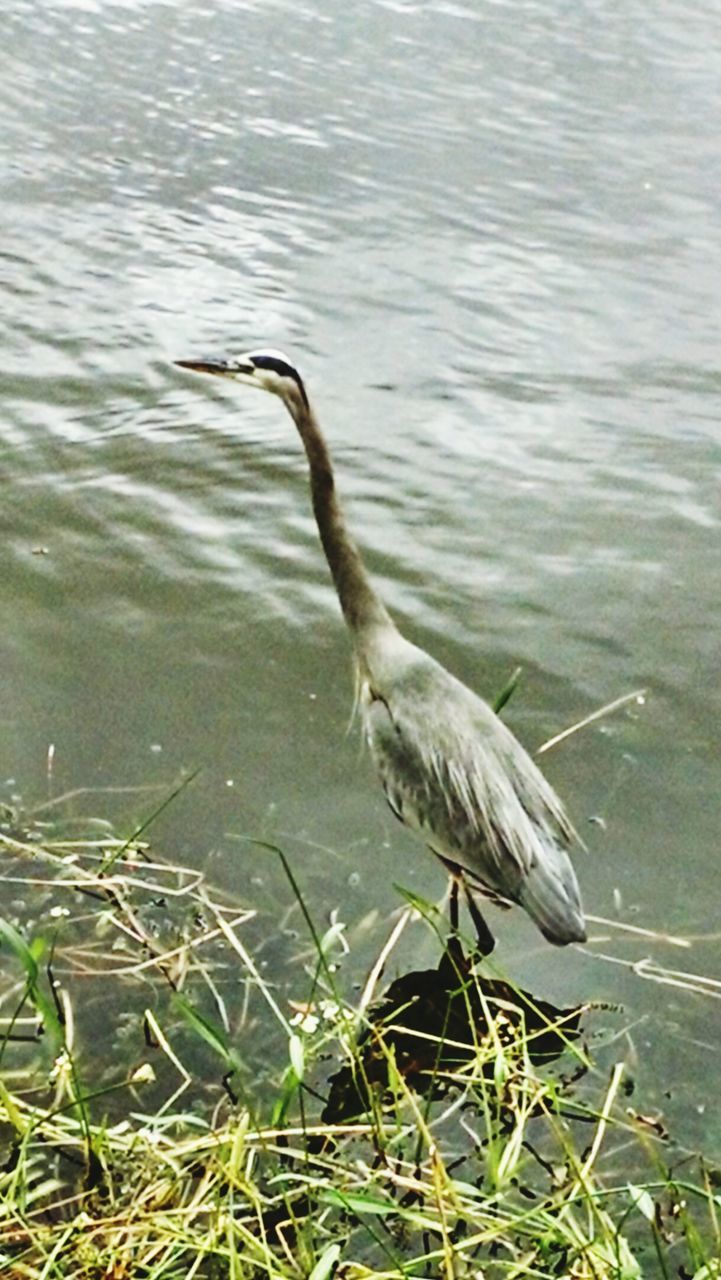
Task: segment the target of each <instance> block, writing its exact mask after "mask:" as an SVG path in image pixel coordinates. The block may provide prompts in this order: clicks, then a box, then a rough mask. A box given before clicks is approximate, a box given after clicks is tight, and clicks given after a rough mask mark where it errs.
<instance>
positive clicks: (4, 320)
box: [0, 0, 721, 1143]
mask: <svg viewBox="0 0 721 1280" xmlns="http://www.w3.org/2000/svg"><path fill="white" fill-rule="evenodd" d="M4 44H5V59H4V71H3V76H2V80H1V81H0V103H1V108H0V109H1V111H2V119H3V129H2V134H1V135H0V147H1V148H2V153H3V162H2V194H3V212H4V233H3V238H2V248H1V251H0V284H1V288H2V308H1V310H0V330H1V333H2V350H3V358H2V375H1V376H2V391H3V414H2V420H1V422H0V477H1V478H2V489H3V502H2V509H1V512H0V520H1V521H2V543H1V546H2V551H1V557H2V560H1V563H2V572H1V573H0V593H1V601H0V608H1V610H2V618H3V626H2V635H1V638H0V697H1V700H2V701H1V705H2V712H3V714H2V722H3V732H2V734H1V735H0V782H1V783H2V787H1V790H0V799H7V798H10V797H12V796H13V795H17V794H21V795H22V797H23V799H24V800H25V802H26V803H28V804H32V803H33V802H37V801H39V800H42V799H44V798H45V797H46V796H47V795H48V792H49V790H50V792H51V793H59V792H61V791H65V790H67V789H72V788H75V787H110V786H130V785H136V784H141V783H142V784H145V783H158V784H159V785H161V786H163V787H165V788H166V789H170V788H171V786H172V783H173V780H174V779H176V778H177V776H178V772H179V770H180V769H181V768H185V769H188V770H194V769H201V770H202V772H201V774H200V776H199V777H198V779H197V780H196V781H195V782H194V783H193V785H192V786H191V787H189V788H188V789H187V790H186V791H185V792H184V793H183V795H182V796H181V797H180V798H179V799H178V801H177V802H176V804H175V805H174V806H170V808H169V809H168V811H167V813H166V814H164V815H163V817H162V819H161V820H159V822H158V824H157V827H156V838H157V839H158V841H159V842H160V843H161V844H162V846H163V847H164V849H165V850H166V851H167V852H169V853H170V854H171V855H172V856H174V857H176V858H178V859H186V860H188V861H194V862H195V863H196V864H197V865H203V866H208V868H209V873H210V874H212V876H213V877H214V878H215V880H216V881H217V882H219V883H224V884H227V885H233V886H234V887H235V888H236V889H237V890H238V892H239V893H240V894H242V895H244V896H245V897H247V899H248V901H250V902H251V903H254V898H255V897H257V898H258V905H260V906H261V908H262V909H263V910H271V909H272V907H273V904H274V903H283V902H285V901H287V898H288V890H287V886H286V884H285V881H284V879H283V877H282V875H281V872H280V870H279V869H278V868H277V867H276V865H275V864H274V863H273V862H272V861H269V860H268V859H266V858H264V857H263V856H262V855H260V854H259V853H257V852H253V851H252V849H249V848H246V847H245V846H243V845H241V844H239V843H238V842H237V841H234V840H232V839H231V838H230V837H231V836H232V835H233V834H236V835H237V834H240V833H244V834H247V835H251V836H262V837H264V838H267V839H271V840H274V841H275V842H277V843H278V844H281V845H282V846H283V848H284V849H286V851H287V853H288V855H289V857H290V858H291V860H292V862H293V866H294V867H295V870H296V874H297V876H298V878H299V880H300V881H301V883H302V885H303V887H304V889H305V891H306V892H307V895H308V899H309V901H311V902H312V903H313V904H314V909H315V911H316V913H317V915H318V917H319V919H320V920H321V921H323V920H324V919H326V918H327V917H328V915H329V913H330V912H331V911H332V909H333V908H335V907H337V908H339V912H340V915H341V917H342V918H343V919H344V920H346V921H347V922H348V925H349V929H350V931H351V932H352V931H353V930H354V929H355V930H356V934H357V938H358V955H359V958H360V959H362V958H363V957H364V956H366V957H367V958H369V957H370V956H371V955H372V953H373V951H374V950H375V949H377V947H378V945H379V943H380V941H381V939H382V938H384V937H385V935H386V933H387V929H388V915H389V913H390V912H391V911H392V910H393V909H394V908H396V907H397V906H398V905H399V903H400V902H401V901H402V900H401V899H400V897H399V895H398V893H397V891H396V890H395V889H394V888H393V885H394V883H398V882H399V883H402V884H404V885H406V886H407V887H409V888H411V889H412V890H413V891H414V892H416V893H419V894H423V895H424V896H426V897H428V898H432V899H433V898H437V897H439V896H440V894H441V892H442V889H443V875H442V873H441V871H440V870H439V869H438V868H437V867H436V866H435V865H434V863H433V860H432V858H431V856H430V855H429V854H427V853H426V852H425V851H424V850H423V848H422V847H421V846H420V845H417V844H416V842H415V841H414V840H413V839H412V838H411V837H410V836H408V835H407V834H406V833H405V832H403V831H401V830H400V828H398V826H397V824H396V823H395V820H394V819H393V817H392V815H391V814H390V813H389V811H388V810H387V809H386V808H385V805H384V801H383V799H382V795H381V793H380V789H379V788H378V786H377V783H376V781H375V779H374V778H373V774H372V768H371V765H370V763H369V761H368V760H367V758H365V757H363V756H362V755H361V754H360V753H359V750H358V743H357V737H356V735H355V734H353V733H351V734H350V735H346V726H347V722H348V715H349V708H350V702H351V685H350V677H349V648H348V643H347V639H346V636H345V634H344V629H343V623H342V620H341V617H340V614H339V609H338V605H337V602H336V599H335V597H334V594H333V591H332V588H331V586H330V582H329V576H328V572H327V569H326V566H325V563H324V561H323V559H322V555H321V552H320V548H319V545H318V541H317V534H316V530H315V527H314V524H313V521H312V517H311V513H310V508H309V503H308V494H307V479H306V469H305V462H304V459H303V456H302V454H301V451H300V447H299V442H298V440H297V438H296V436H295V433H294V430H293V426H292V424H291V422H290V420H289V419H288V418H287V417H286V415H285V414H284V411H283V409H282V407H281V406H280V404H279V403H277V402H274V401H272V400H270V399H269V398H268V397H262V396H259V395H257V394H256V393H253V392H252V391H249V390H247V389H243V388H241V387H234V386H232V385H230V384H228V385H227V386H226V385H224V384H220V383H216V382H215V381H214V380H209V379H201V378H193V377H192V376H191V375H188V374H185V373H183V372H182V371H181V370H179V369H177V368H175V367H174V365H173V363H172V361H173V359H175V358H178V357H193V356H203V355H207V354H213V353H217V354H225V353H228V352H238V351H241V350H243V349H246V348H248V347H252V346H258V345H261V344H262V345H269V346H274V347H280V348H282V349H283V350H285V351H287V352H288V354H289V355H290V356H291V358H292V359H293V360H294V361H296V362H297V363H298V365H299V367H300V368H301V370H302V371H303V374H304V376H305V378H306V381H307V384H308V387H309V389H310V392H311V395H312V396H313V398H314V400H315V402H316V405H317V409H318V413H319V416H320V418H321V421H322V423H323V424H324V426H325V429H326V432H327V435H328V438H329V441H330V444H331V446H332V449H333V452H334V457H335V460H336V466H337V471H338V476H339V483H340V486H341V489H342V492H343V495H344V497H345V500H346V504H347V508H348V515H349V519H350V521H351V523H352V525H353V527H354V529H355V530H356V532H357V536H358V539H359V541H360V543H361V545H362V547H363V549H364V551H365V553H366V556H367V560H368V563H369V566H370V567H371V569H372V571H373V574H374V576H375V578H376V580H377V582H378V584H379V586H380V588H381V589H382V592H383V594H384V596H385V598H386V601H387V603H388V605H389V606H390V608H391V609H392V611H393V613H394V615H395V617H396V619H397V620H398V622H399V623H400V625H401V626H402V628H403V629H404V631H405V632H406V634H407V635H408V636H409V637H410V638H412V639H413V640H415V641H416V642H418V643H420V644H422V645H424V646H425V647H426V648H428V649H429V650H430V651H431V652H432V653H433V654H434V655H435V656H436V657H438V658H439V659H440V660H441V661H443V662H445V663H446V664H447V665H448V666H449V667H451V668H452V670H454V671H455V672H456V673H457V674H458V675H459V676H460V677H461V678H463V679H464V680H466V681H467V682H468V683H469V684H471V685H473V686H474V687H475V688H476V689H477V690H478V691H479V692H481V693H482V694H484V695H486V696H488V697H493V695H494V693H495V692H497V691H498V690H499V688H500V687H501V686H502V685H503V684H504V682H505V680H506V679H507V678H508V675H509V674H510V672H511V670H512V669H513V668H514V667H515V666H516V665H521V666H522V667H523V669H524V675H523V680H522V683H521V686H520V689H519V691H517V693H516V694H515V696H514V698H513V700H512V702H511V704H510V706H509V708H508V711H507V719H508V722H509V723H510V724H511V726H512V727H513V729H514V730H515V732H516V733H517V734H518V735H519V736H520V737H521V739H522V740H523V741H524V742H525V743H526V744H527V745H528V746H529V747H535V746H537V745H539V744H540V743H541V742H543V741H544V739H546V738H547V737H549V736H550V735H551V734H553V733H555V732H556V731H557V730H559V729H560V728H563V727H565V726H566V725H569V724H571V723H573V722H574V721H576V720H578V719H580V718H581V717H582V716H584V715H587V714H589V713H590V712H592V711H593V710H595V709H596V708H597V707H599V706H601V705H603V704H604V703H607V702H609V701H611V700H612V699H614V698H616V697H618V696H619V695H621V694H624V693H626V692H628V691H631V690H633V689H636V688H638V687H644V688H646V689H647V700H646V704H645V705H644V706H642V707H641V706H635V705H633V706H632V707H631V709H630V710H629V709H627V710H625V711H622V712H621V713H620V714H618V715H616V716H615V717H613V718H609V719H608V720H605V721H603V722H600V723H599V724H597V725H595V726H594V727H592V728H589V729H587V730H585V731H584V732H582V733H579V734H578V735H577V736H575V737H573V738H572V739H570V741H569V742H568V743H567V744H566V745H565V746H561V747H558V748H557V749H556V750H554V751H553V752H550V753H549V754H548V755H547V756H546V757H545V758H544V768H545V769H546V771H547V773H548V774H549V776H550V777H551V779H552V781H553V782H554V784H555V786H556V787H557V789H558V790H559V791H560V793H561V795H562V796H563V798H564V799H565V801H566V802H567V804H568V806H569V809H570V811H571V813H572V814H573V816H574V819H575V821H576V823H577V825H578V826H579V828H580V829H581V831H582V833H583V835H584V838H585V839H586V840H587V842H588V845H589V850H590V852H589V854H588V855H579V857H578V859H577V866H578V872H579V879H580V881H581V884H582V888H583V894H584V899H585V904H586V907H587V910H588V911H589V913H591V914H592V915H596V916H599V917H609V918H613V919H618V920H619V921H621V922H625V923H630V924H633V925H634V926H636V927H640V928H646V929H649V930H652V931H661V932H670V933H672V934H680V935H683V936H684V937H686V938H687V939H689V940H691V942H692V945H691V946H690V947H687V948H685V949H682V948H679V947H674V946H672V945H670V944H665V943H662V942H659V941H654V940H653V939H649V938H645V937H644V936H643V935H634V934H626V933H623V932H619V931H617V930H616V929H614V928H606V927H605V926H603V925H593V926H592V928H591V931H590V932H591V941H590V943H589V946H588V947H587V948H586V949H585V951H584V952H581V951H578V950H570V951H565V952H559V951H556V950H555V949H552V948H550V947H548V946H547V945H546V944H544V943H543V942H542V940H541V939H540V938H539V935H538V934H537V933H536V932H535V930H534V929H533V927H532V926H531V925H530V924H529V923H528V921H526V920H525V919H524V918H522V915H521V913H520V912H518V911H514V912H512V913H511V914H510V915H509V916H503V917H499V916H498V915H497V913H496V914H494V917H493V922H494V923H495V924H496V926H497V930H498V931H499V932H500V934H501V938H502V942H501V946H500V948H499V958H500V960H501V962H502V964H503V965H504V966H506V967H507V968H508V970H509V971H510V972H511V973H513V974H514V976H516V977H517V978H518V979H519V980H524V979H529V978H532V979H533V981H534V983H535V986H536V989H538V990H539V993H550V995H551V996H553V997H554V998H560V999H566V1000H569V999H583V998H590V997H595V998H598V999H601V1000H610V1001H619V1002H622V1003H623V1004H624V1006H625V1011H624V1013H623V1014H621V1015H619V1019H618V1022H617V1026H618V1027H619V1028H623V1027H626V1026H630V1027H631V1028H632V1031H631V1036H630V1040H631V1041H632V1044H631V1049H630V1050H629V1040H628V1039H627V1038H626V1037H625V1036H624V1037H623V1039H622V1043H621V1047H620V1049H619V1052H620V1053H626V1052H631V1055H632V1057H633V1052H634V1049H633V1046H635V1050H636V1051H637V1052H638V1054H639V1056H640V1059H641V1064H642V1065H641V1068H640V1069H641V1071H642V1073H643V1072H645V1073H646V1075H647V1077H648V1081H649V1082H650V1083H649V1087H651V1086H652V1087H653V1088H654V1089H656V1090H662V1089H665V1088H667V1087H669V1086H670V1085H673V1089H674V1094H675V1093H676V1091H677V1089H678V1094H679V1097H680V1103H679V1105H680V1106H681V1108H682V1109H683V1110H684V1111H685V1113H686V1115H687V1118H688V1119H689V1129H688V1132H689V1133H691V1132H697V1133H698V1135H699V1136H704V1137H705V1139H706V1140H707V1141H714V1142H715V1143H717V1142H718V1140H719V1136H720V1135H719V1120H720V1118H721V1117H720V1113H719V1104H718V1102H717V1101H716V1098H715V1097H712V1096H710V1091H709V1090H708V1081H709V1080H710V1079H711V1078H712V1076H711V1075H710V1073H711V1072H712V1071H714V1070H715V1064H716V1062H717V1054H718V1050H719V1040H720V1039H721V1036H720V1035H719V1031H718V1028H719V1024H720V1021H721V1020H720V1019H719V1014H718V1010H719V1004H718V1000H717V999H715V998H714V993H711V994H709V995H708V996H701V995H698V994H689V993H688V992H686V991H684V990H683V989H682V988H679V987H671V986H667V985H664V986H659V985H658V984H657V983H654V982H651V981H649V980H646V979H644V978H643V977H641V976H639V974H638V973H634V972H633V971H632V970H631V969H629V967H628V964H629V962H633V961H637V960H640V959H642V958H644V957H646V956H649V957H651V958H652V959H653V960H654V961H655V962H656V963H658V964H661V965H664V966H667V967H670V968H673V969H675V970H680V971H687V972H693V973H698V974H705V975H710V976H712V977H715V978H716V979H717V980H721V964H720V963H719V948H718V939H719V929H720V926H719V918H720V916H721V888H720V887H719V876H718V873H717V865H718V853H719V828H720V819H721V795H720V794H719V761H720V759H721V751H720V748H721V730H720V729H719V725H720V724H721V682H720V681H719V669H720V663H719V645H720V642H721V589H720V588H721V542H720V539H719V520H720V518H721V511H720V504H719V487H720V483H721V425H720V419H721V371H720V364H719V352H720V351H721V306H720V304H719V298H720V297H721V222H720V221H719V217H718V193H719V189H720V186H719V183H720V179H721V175H720V174H719V159H718V138H717V130H716V129H715V128H714V127H713V123H712V122H714V121H716V120H718V118H719V111H720V110H721V75H720V74H719V72H720V71H721V57H720V55H719V52H718V11H717V9H716V8H715V6H704V5H700V6H696V7H694V8H693V10H689V8H688V6H686V5H682V4H681V3H679V0H669V3H667V4H665V5H663V6H661V7H658V8H657V9H656V10H655V11H654V12H653V13H651V14H649V10H648V7H647V6H644V5H641V4H640V3H638V2H637V0H631V2H630V3H628V4H626V5H624V6H622V7H621V9H619V7H618V6H617V5H614V4H611V3H610V2H609V0H602V2H601V3H597V4H577V5H558V6H556V5H552V6H548V5H542V4H538V3H536V2H535V0H521V3H520V4H519V3H509V2H500V3H492V4H491V3H488V4H481V5H464V4H462V3H452V2H449V3H435V4H434V5H432V6H431V5H429V4H422V3H403V2H402V0H398V2H396V3H391V2H390V0H389V2H386V3H382V2H380V0H378V2H373V0H359V3H357V4H355V5H353V6H346V5H341V4H340V3H333V0H308V3H304V4H302V5H300V6H299V5H297V4H291V3H286V2H284V0H278V2H270V0H264V2H263V3H260V2H259V3H254V4H253V3H251V4H246V3H221V2H220V0H208V2H207V3H205V4H203V5H200V4H198V3H195V0H192V2H189V3H182V4H181V3H178V4H174V3H123V4H120V3H119V4H103V3H100V2H99V0H98V2H97V3H94V2H92V0H86V2H84V3H77V4H73V3H63V4H52V3H48V4H45V5H42V6H40V5H37V4H35V3H21V2H20V0H14V2H13V0H9V3H8V4H6V5H5V7H4ZM51 743H52V744H53V745H54V760H53V772H52V777H51V778H48V767H47V758H48V747H49V744H51ZM133 803H134V804H135V805H136V808H137V812H138V813H140V814H145V813H147V812H148V811H149V808H150V807H151V802H150V801H148V800H147V798H146V799H143V800H142V801H141V800H136V801H134V802H133ZM91 807H92V808H94V809H95V810H97V811H98V812H103V811H104V810H105V808H106V807H107V806H106V805H105V800H104V798H103V797H99V798H95V799H94V800H93V801H92V804H91ZM374 912H375V913H377V915H373V914H369V913H374ZM429 954H430V951H429ZM617 962H622V963H617ZM715 994H716V995H718V994H719V992H718V991H716V992H715ZM697 1091H700V1096H699V1097H696V1096H695V1095H696V1092H697ZM707 1095H708V1096H707ZM697 1106H700V1107H704V1106H705V1107H706V1110H705V1112H704V1113H703V1114H699V1115H698V1116H697ZM694 1117H696V1121H695V1122H694V1123H691V1121H693V1120H694Z"/></svg>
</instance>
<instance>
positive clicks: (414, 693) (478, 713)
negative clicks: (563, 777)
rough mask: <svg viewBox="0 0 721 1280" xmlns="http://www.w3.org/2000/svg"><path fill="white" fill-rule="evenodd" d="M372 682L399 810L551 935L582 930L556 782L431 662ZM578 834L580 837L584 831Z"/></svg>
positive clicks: (379, 752) (371, 723)
mask: <svg viewBox="0 0 721 1280" xmlns="http://www.w3.org/2000/svg"><path fill="white" fill-rule="evenodd" d="M424 658H426V661H425V662H422V663H421V662H419V663H415V664H414V665H413V666H412V667H411V668H410V669H407V670H406V671H405V672H404V673H403V675H402V677H401V678H400V679H398V680H395V681H393V682H392V687H391V688H390V689H385V690H383V691H382V692H380V693H378V692H375V693H374V691H373V690H372V689H371V688H370V686H369V685H368V686H366V688H365V689H364V690H363V693H362V697H361V705H362V707H363V711H364V719H365V725H366V733H367V737H368V740H369V743H370V746H371V750H372V752H373V756H374V758H375V760H376V764H377V765H378V768H379V771H380V774H381V779H382V782H383V785H384V788H385V790H386V794H387V796H388V799H389V802H390V804H391V806H392V808H393V809H394V810H395V811H396V812H397V813H398V816H399V817H400V818H402V820H403V821H404V822H406V823H407V824H408V825H409V826H411V827H414V828H415V829H416V830H418V831H421V832H422V833H423V834H424V835H425V838H426V840H427V841H428V843H429V844H430V845H431V847H432V848H434V849H435V850H436V851H437V852H438V853H441V854H443V856H445V857H447V858H449V859H451V860H452V861H454V862H457V863H458V864H459V865H461V866H462V867H463V868H464V869H466V870H467V871H469V872H470V873H471V874H472V875H474V876H476V877H477V878H478V879H479V880H481V881H482V882H483V883H484V884H485V885H486V886H487V887H488V888H489V889H491V890H493V891H494V892H495V893H498V894H500V895H501V896H505V897H508V898H510V899H512V900H513V901H515V902H518V903H520V904H521V905H522V906H524V907H525V909H526V910H527V911H528V913H529V915H531V916H532V918H533V919H534V920H535V921H536V923H537V924H538V925H539V927H540V929H541V930H542V932H543V933H544V934H545V935H546V937H548V938H549V939H550V940H551V941H555V942H568V941H571V940H580V939H582V938H583V936H584V931H583V918H582V914H581V907H580V899H579V892H578V886H577V883H576V877H575V874H574V871H573V868H572V866H571V863H570V860H569V858H568V855H567V854H566V852H565V849H564V848H563V847H562V846H563V845H565V844H568V843H570V842H571V841H572V840H573V839H574V835H575V833H574V831H573V828H572V826H571V824H570V822H569V820H568V818H567V817H566V814H565V813H564V810H563V807H562V805H561V803H560V801H559V799H558V797H557V796H556V794H555V792H554V791H553V788H552V787H551V786H550V785H549V783H548V782H547V781H546V779H545V778H544V777H543V774H542V773H541V772H540V770H539V769H538V768H537V766H536V765H535V764H534V762H533V761H532V760H531V759H530V757H529V756H528V755H527V753H526V752H525V751H524V749H523V747H521V745H520V743H518V742H517V741H516V739H515V738H514V737H513V734H512V733H511V732H510V730H508V729H507V728H506V726H505V725H504V724H503V723H502V721H500V720H499V719H498V717H497V716H496V715H495V713H494V712H493V711H492V710H491V708H490V707H489V706H487V704H486V703H485V702H483V701H482V700H481V699H480V698H478V697H476V695H475V694H474V693H472V692H471V691H470V690H469V689H467V688H466V686H465V685H463V684H461V683H460V682H459V681H457V680H456V679H455V678H454V677H453V676H451V675H450V674H449V673H448V672H447V671H446V670H445V669H444V668H443V667H440V666H439V665H438V664H437V663H435V662H434V661H433V659H428V658H427V657H426V655H424ZM576 838H577V837H576Z"/></svg>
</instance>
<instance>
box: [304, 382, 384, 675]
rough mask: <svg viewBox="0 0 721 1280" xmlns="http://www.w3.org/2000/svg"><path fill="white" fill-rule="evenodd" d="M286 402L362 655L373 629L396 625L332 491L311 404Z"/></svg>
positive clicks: (343, 605)
mask: <svg viewBox="0 0 721 1280" xmlns="http://www.w3.org/2000/svg"><path fill="white" fill-rule="evenodd" d="M286 406H287V408H288V410H289V412H290V415H291V417H292V418H293V421H294V422H295V425H296V427H297V428H298V432H299V434H300V437H301V440H302V441H303V446H304V448H305V452H306V455H307V458H308V465H309V467H310V491H311V497H312V500H313V511H314V513H315V518H316V522H317V524H318V532H319V534H320V540H321V543H322V544H323V550H324V552H325V558H326V560H327V561H328V565H329V568H330V571H331V574H332V576H333V582H334V583H335V589H336V591H337V592H338V599H339V600H340V605H341V608H342V610H343V615H344V617H345V620H346V622H347V624H348V627H349V629H350V632H351V635H352V637H353V643H354V645H355V647H356V649H357V650H358V651H359V652H360V653H363V652H364V651H365V650H366V649H367V647H368V645H369V643H371V642H372V635H373V632H375V631H376V630H377V629H378V628H382V629H384V630H385V629H388V628H391V629H392V630H393V631H395V629H396V628H395V624H394V623H393V621H392V619H391V617H390V615H389V613H388V611H387V610H386V607H385V605H384V604H383V601H382V600H381V598H380V596H379V595H378V594H377V593H376V591H375V588H374V587H373V584H372V583H371V580H370V578H369V577H368V572H367V570H366V567H365V565H364V564H363V560H362V558H361V554H360V552H359V550H358V548H357V546H356V544H355V542H354V541H353V539H352V538H351V536H350V533H349V532H348V529H347V526H346V523H345V519H344V516H343V512H342V509H341V505H340V502H339V499H338V495H337V493H336V488H335V479H334V476H333V464H332V462H331V459H330V454H329V452H328V446H327V445H326V442H325V440H324V438H323V434H322V432H321V429H320V427H319V425H318V421H317V419H316V416H315V413H314V412H313V409H312V408H311V407H310V405H309V404H302V403H301V402H300V400H297V401H296V400H295V399H294V400H293V401H286Z"/></svg>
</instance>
